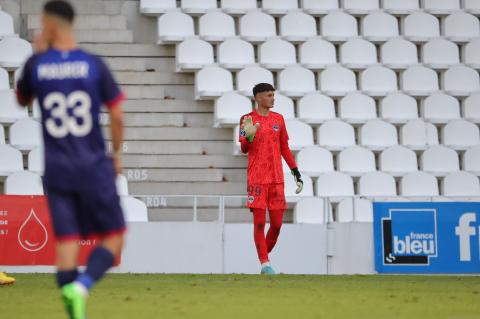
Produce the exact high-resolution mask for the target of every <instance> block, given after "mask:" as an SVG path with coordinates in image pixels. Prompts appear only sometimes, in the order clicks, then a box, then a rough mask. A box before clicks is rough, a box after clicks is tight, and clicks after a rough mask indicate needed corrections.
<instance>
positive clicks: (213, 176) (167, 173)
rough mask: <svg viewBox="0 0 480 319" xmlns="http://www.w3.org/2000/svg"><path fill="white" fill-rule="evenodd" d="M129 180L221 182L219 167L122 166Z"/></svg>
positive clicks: (221, 176) (221, 175)
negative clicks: (165, 167) (148, 167)
mask: <svg viewBox="0 0 480 319" xmlns="http://www.w3.org/2000/svg"><path fill="white" fill-rule="evenodd" d="M123 174H124V175H125V176H126V177H127V179H128V181H129V182H222V181H223V174H222V170H221V169H204V168H203V169H184V168H182V169H171V168H170V169H154V168H153V169H152V168H151V169H138V168H124V169H123Z"/></svg>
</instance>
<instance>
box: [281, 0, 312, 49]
mask: <svg viewBox="0 0 480 319" xmlns="http://www.w3.org/2000/svg"><path fill="white" fill-rule="evenodd" d="M275 1H278V0H275ZM280 35H281V36H282V37H283V38H284V39H286V40H287V41H289V42H304V41H307V40H308V39H309V38H312V37H315V36H316V35H317V23H316V22H315V19H314V18H313V17H312V16H311V15H309V14H306V13H303V12H299V11H293V12H290V13H288V14H287V15H285V16H283V17H282V18H281V19H280Z"/></svg>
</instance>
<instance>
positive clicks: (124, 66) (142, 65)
mask: <svg viewBox="0 0 480 319" xmlns="http://www.w3.org/2000/svg"><path fill="white" fill-rule="evenodd" d="M118 42H120V41H118ZM105 61H106V62H107V64H108V65H109V66H110V69H111V70H113V71H142V72H143V71H148V70H154V71H168V72H175V59H174V58H169V57H160V58H156V57H155V58H153V57H106V58H105Z"/></svg>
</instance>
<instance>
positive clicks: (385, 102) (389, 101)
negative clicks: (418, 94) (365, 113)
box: [379, 93, 418, 124]
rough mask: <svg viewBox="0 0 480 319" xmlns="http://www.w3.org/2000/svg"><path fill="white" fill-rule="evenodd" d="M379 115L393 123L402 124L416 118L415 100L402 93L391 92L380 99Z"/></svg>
mask: <svg viewBox="0 0 480 319" xmlns="http://www.w3.org/2000/svg"><path fill="white" fill-rule="evenodd" d="M379 111H380V114H379V116H380V117H381V118H382V119H384V120H386V121H388V122H390V123H393V124H403V123H406V122H408V121H410V120H415V119H417V118H418V109H417V101H416V100H415V99H414V98H413V97H411V96H409V95H406V94H403V93H392V94H389V95H387V96H386V97H385V98H384V99H382V100H381V101H380V110H379Z"/></svg>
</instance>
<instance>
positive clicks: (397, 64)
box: [380, 38, 418, 69]
mask: <svg viewBox="0 0 480 319" xmlns="http://www.w3.org/2000/svg"><path fill="white" fill-rule="evenodd" d="M380 57H381V62H382V63H383V64H384V65H385V66H387V67H389V68H391V69H406V68H408V67H410V66H412V65H416V64H418V55H417V47H416V46H415V44H413V43H412V42H410V41H407V40H405V39H401V38H398V39H391V40H389V41H387V42H385V43H384V44H383V45H382V46H381V48H380Z"/></svg>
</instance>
